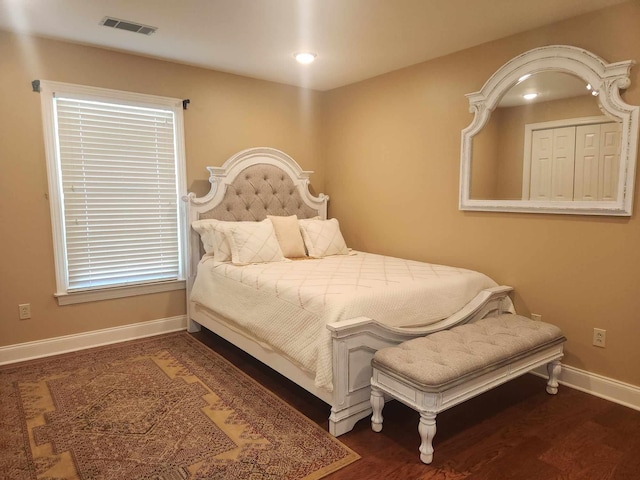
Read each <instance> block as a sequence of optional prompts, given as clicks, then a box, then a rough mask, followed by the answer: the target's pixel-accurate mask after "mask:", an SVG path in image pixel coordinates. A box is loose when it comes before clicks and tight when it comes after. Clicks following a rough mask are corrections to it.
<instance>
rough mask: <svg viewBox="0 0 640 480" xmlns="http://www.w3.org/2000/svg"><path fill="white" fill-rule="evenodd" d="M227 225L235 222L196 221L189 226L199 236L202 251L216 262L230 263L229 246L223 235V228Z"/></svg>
mask: <svg viewBox="0 0 640 480" xmlns="http://www.w3.org/2000/svg"><path fill="white" fill-rule="evenodd" d="M227 223H235V222H222V221H220V220H214V219H208V220H196V221H195V222H193V223H192V224H191V227H192V228H193V229H194V230H195V231H196V232H198V233H199V234H200V240H202V246H203V247H204V251H205V252H206V253H207V254H209V255H213V258H214V259H215V260H216V261H217V262H230V261H231V246H230V245H229V241H228V240H227V237H226V236H225V234H224V226H225V224H227Z"/></svg>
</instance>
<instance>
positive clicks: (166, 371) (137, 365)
mask: <svg viewBox="0 0 640 480" xmlns="http://www.w3.org/2000/svg"><path fill="white" fill-rule="evenodd" d="M358 458H359V456H358V455H357V454H356V453H354V452H353V451H351V450H350V449H349V448H347V447H346V446H344V445H343V444H342V443H340V442H339V441H338V440H336V439H335V438H333V437H332V436H331V435H329V433H327V432H326V431H324V430H323V429H321V428H320V427H319V426H317V425H316V424H314V423H313V422H311V421H310V420H308V419H307V418H306V417H304V416H303V415H301V414H300V413H298V412H297V411H295V410H294V409H292V408H291V407H290V406H288V405H287V404H286V403H284V402H283V401H282V400H280V399H279V398H277V397H276V396H275V395H273V394H272V393H271V392H269V391H267V390H266V389H264V388H263V387H262V386H260V385H258V384H257V383H256V382H255V381H254V380H252V379H251V378H249V377H248V376H246V375H245V374H244V373H243V372H241V371H239V370H238V369H236V368H235V367H234V366H233V365H231V364H230V363H229V362H227V361H226V360H225V359H223V358H222V357H220V356H219V355H217V354H216V353H215V352H213V351H211V350H210V349H208V348H207V347H205V346H203V345H202V344H200V343H199V342H198V341H197V340H194V339H193V338H191V337H190V336H189V335H188V334H187V333H184V332H181V333H175V334H169V335H162V336H158V337H153V338H149V339H144V340H136V341H132V342H127V343H121V344H117V345H112V346H108V347H100V348H96V349H91V350H84V351H80V352H76V353H71V354H65V355H60V356H57V357H50V358H46V359H41V360H33V361H29V362H23V363H20V364H14V365H8V366H4V367H0V478H1V479H11V480H22V479H25V480H26V479H29V480H32V479H39V480H45V479H46V480H59V479H83V480H87V479H105V480H106V479H114V480H115V479H117V480H124V479H127V480H135V479H158V480H183V479H225V480H233V479H238V480H240V479H242V480H254V479H255V480H261V479H273V480H276V479H277V480H282V479H291V480H294V479H295V480H298V479H309V480H311V479H317V478H321V477H323V476H326V475H328V474H329V473H331V472H334V471H336V470H338V469H339V468H341V467H344V466H346V465H348V464H350V463H352V462H353V461H355V460H357V459H358Z"/></svg>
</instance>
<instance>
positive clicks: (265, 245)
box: [225, 218, 284, 265]
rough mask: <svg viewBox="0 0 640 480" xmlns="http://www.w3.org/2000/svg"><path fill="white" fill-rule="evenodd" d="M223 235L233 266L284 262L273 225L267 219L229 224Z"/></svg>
mask: <svg viewBox="0 0 640 480" xmlns="http://www.w3.org/2000/svg"><path fill="white" fill-rule="evenodd" d="M225 235H226V237H227V240H228V241H229V245H230V246H231V262H232V263H233V264H234V265H249V264H251V263H269V262H281V261H283V260H284V256H283V255H282V250H281V249H280V245H279V244H278V239H277V238H276V232H275V230H274V229H273V224H272V223H271V220H269V219H268V218H267V219H265V220H263V221H261V222H229V223H228V224H227V225H226V226H225Z"/></svg>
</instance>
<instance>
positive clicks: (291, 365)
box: [184, 148, 512, 436]
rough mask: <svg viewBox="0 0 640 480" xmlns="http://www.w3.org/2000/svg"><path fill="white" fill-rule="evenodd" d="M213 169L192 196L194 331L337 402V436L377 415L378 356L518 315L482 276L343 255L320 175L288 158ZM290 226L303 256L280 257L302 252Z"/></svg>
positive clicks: (253, 153) (239, 160)
mask: <svg viewBox="0 0 640 480" xmlns="http://www.w3.org/2000/svg"><path fill="white" fill-rule="evenodd" d="M208 171H209V173H210V177H209V182H210V183H211V189H210V191H209V193H208V194H206V195H205V196H203V197H197V196H196V195H195V194H193V193H190V194H189V195H187V196H186V197H185V199H184V200H185V204H186V205H187V216H186V218H187V221H188V225H185V228H187V229H188V232H189V233H188V245H187V254H188V257H189V260H188V262H187V263H188V264H187V277H188V281H187V313H188V318H189V331H191V332H194V331H198V330H200V328H201V327H205V328H207V329H208V330H210V331H212V332H214V333H216V334H217V335H219V336H221V337H222V338H224V339H226V340H228V341H229V342H231V343H232V344H234V345H236V346H238V347H239V348H241V349H242V350H244V351H246V352H247V353H249V354H251V355H252V356H254V357H255V358H257V359H258V360H260V361H262V362H263V363H265V364H267V365H268V366H270V367H271V368H273V369H274V370H276V371H278V372H279V373H281V374H282V375H284V376H285V377H287V378H289V379H290V380H292V381H293V382H295V383H296V384H298V385H300V386H301V387H303V388H305V389H306V390H308V391H309V392H311V393H312V394H314V395H315V396H317V397H318V398H320V399H321V400H323V401H324V402H326V403H327V404H329V405H330V406H331V414H330V416H329V431H330V433H331V434H333V435H335V436H339V435H342V434H344V433H346V432H348V431H350V430H351V429H352V428H353V426H354V425H355V423H356V422H357V421H358V420H359V419H361V418H364V417H366V416H367V415H369V414H370V412H371V405H370V401H369V398H370V379H371V359H372V357H373V354H374V353H375V352H376V351H377V350H379V349H380V348H383V347H387V346H392V345H396V344H398V343H401V342H404V341H406V340H409V339H411V338H415V337H419V336H424V335H426V334H429V333H431V332H434V331H438V330H443V329H446V328H450V327H452V326H455V325H459V324H464V323H468V322H473V321H475V320H478V319H480V318H484V317H486V316H494V315H498V314H501V313H504V312H507V311H512V304H511V301H510V299H509V296H508V295H509V293H510V291H511V290H512V289H511V287H507V286H500V285H498V284H496V283H495V282H494V281H493V280H491V279H490V278H488V277H486V276H485V275H483V274H481V273H478V272H473V271H470V270H465V269H461V268H455V267H448V266H442V265H433V264H428V263H422V262H415V261H411V260H405V259H398V258H394V257H388V256H382V255H376V254H372V253H367V252H359V251H353V250H351V249H348V248H346V245H345V244H344V239H343V238H342V236H341V233H340V230H339V223H338V221H337V220H335V219H327V202H328V200H329V197H328V196H326V195H323V194H318V195H317V196H316V195H313V194H312V193H310V191H309V176H310V174H311V173H312V172H309V171H303V170H302V169H301V168H300V166H299V165H298V164H297V162H295V161H294V160H293V159H292V158H291V157H289V156H288V155H286V154H285V153H283V152H281V151H279V150H276V149H272V148H252V149H249V150H244V151H242V152H239V153H237V154H236V155H234V156H232V157H231V158H229V159H228V160H227V161H226V162H225V163H224V164H223V165H222V166H221V167H208ZM292 218H293V221H294V222H295V225H296V230H298V231H299V232H301V236H302V237H303V241H304V246H305V249H304V250H305V251H304V255H305V257H304V258H298V255H297V254H296V255H295V256H294V255H293V254H291V255H288V258H283V255H282V251H289V252H291V251H293V252H297V251H298V246H295V247H290V246H289V245H287V246H286V247H285V245H284V244H283V241H284V240H283V234H282V232H284V231H286V230H283V228H284V227H283V226H284V225H288V226H291V221H292V220H291V219H292ZM298 226H299V227H300V228H298ZM222 227H224V228H222ZM276 227H277V228H276ZM222 231H224V232H225V233H224V235H222V236H220V237H218V236H216V235H220V234H221V232H222ZM289 231H290V230H289ZM336 232H337V233H336ZM275 233H277V234H278V235H276V236H274V234H275ZM261 235H263V236H261ZM274 238H276V239H277V240H278V241H279V242H280V246H282V250H280V249H279V248H277V247H276V248H275V249H270V246H273V239H274ZM247 239H250V240H247ZM216 242H218V243H216ZM223 242H225V243H224V245H225V246H224V248H223ZM229 242H230V244H231V245H232V248H230V249H229V251H226V250H225V248H229V247H228V243H229ZM252 242H253V244H252ZM247 245H249V246H248V247H246V246H247ZM256 245H257V246H256ZM296 245H297V244H296ZM221 249H222V250H221ZM214 251H215V254H213V252H214ZM248 252H249V253H248ZM265 252H266V253H265ZM307 254H308V255H307ZM259 255H263V256H265V258H263V257H259ZM309 255H311V256H313V257H316V258H309ZM258 258H259V260H256V259H258Z"/></svg>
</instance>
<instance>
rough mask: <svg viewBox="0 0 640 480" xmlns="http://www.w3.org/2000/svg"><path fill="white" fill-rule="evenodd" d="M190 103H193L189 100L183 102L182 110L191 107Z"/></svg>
mask: <svg viewBox="0 0 640 480" xmlns="http://www.w3.org/2000/svg"><path fill="white" fill-rule="evenodd" d="M190 103H191V100H189V99H188V98H187V99H186V100H182V109H183V110H186V109H187V105H189V104H190Z"/></svg>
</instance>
